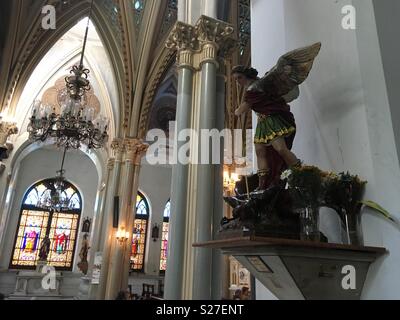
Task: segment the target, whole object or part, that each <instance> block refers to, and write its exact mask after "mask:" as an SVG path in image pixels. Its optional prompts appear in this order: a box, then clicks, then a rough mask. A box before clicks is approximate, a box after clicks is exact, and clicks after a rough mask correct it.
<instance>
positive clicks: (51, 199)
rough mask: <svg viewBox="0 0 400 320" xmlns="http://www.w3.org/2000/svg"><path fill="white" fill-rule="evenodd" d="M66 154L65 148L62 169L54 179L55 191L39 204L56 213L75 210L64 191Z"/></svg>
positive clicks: (43, 198)
mask: <svg viewBox="0 0 400 320" xmlns="http://www.w3.org/2000/svg"><path fill="white" fill-rule="evenodd" d="M66 152H67V149H66V148H65V149H64V154H63V158H62V163H61V169H60V170H59V171H57V176H56V177H55V178H54V181H55V182H54V189H53V190H51V191H50V192H49V193H47V194H45V195H44V196H43V197H42V198H41V199H40V202H39V203H38V206H39V207H40V208H42V209H45V210H49V211H54V212H61V211H66V210H72V209H73V208H74V204H73V203H72V202H71V199H70V198H69V197H68V195H67V194H66V193H65V191H64V190H65V189H66V181H65V177H64V174H65V170H64V162H65V155H66Z"/></svg>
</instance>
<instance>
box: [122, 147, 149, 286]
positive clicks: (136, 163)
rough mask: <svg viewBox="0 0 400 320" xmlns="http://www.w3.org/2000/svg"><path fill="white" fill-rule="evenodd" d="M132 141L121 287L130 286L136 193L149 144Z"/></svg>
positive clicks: (128, 150)
mask: <svg viewBox="0 0 400 320" xmlns="http://www.w3.org/2000/svg"><path fill="white" fill-rule="evenodd" d="M131 142H132V143H131V144H130V145H129V146H127V152H128V153H130V154H131V155H130V156H129V158H130V159H132V170H133V174H132V180H131V183H130V186H129V188H130V189H129V190H130V192H131V196H130V197H129V203H127V208H126V216H127V217H126V222H127V230H129V232H130V233H129V239H128V240H127V245H126V246H125V251H124V256H123V262H122V263H123V265H122V269H121V272H122V281H121V289H126V288H128V282H129V271H130V258H131V249H132V248H131V243H132V236H133V226H134V222H135V217H136V195H137V193H138V188H139V174H140V167H141V162H142V158H143V157H144V156H145V154H146V152H147V149H148V148H149V145H147V144H145V143H143V142H142V141H141V140H139V139H135V140H133V141H131Z"/></svg>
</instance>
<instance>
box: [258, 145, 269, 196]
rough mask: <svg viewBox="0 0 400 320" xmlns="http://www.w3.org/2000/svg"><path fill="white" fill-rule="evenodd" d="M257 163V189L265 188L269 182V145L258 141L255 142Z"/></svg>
mask: <svg viewBox="0 0 400 320" xmlns="http://www.w3.org/2000/svg"><path fill="white" fill-rule="evenodd" d="M255 149H256V155H257V165H258V172H257V174H258V181H259V182H258V188H257V190H265V189H266V188H267V187H268V186H267V182H268V174H269V166H268V156H267V152H268V149H267V145H265V144H260V143H256V144H255Z"/></svg>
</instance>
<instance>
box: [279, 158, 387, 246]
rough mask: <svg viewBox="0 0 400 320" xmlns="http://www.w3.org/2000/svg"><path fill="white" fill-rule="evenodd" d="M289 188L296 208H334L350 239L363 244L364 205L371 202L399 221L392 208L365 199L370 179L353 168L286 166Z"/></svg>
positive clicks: (370, 204) (383, 212) (385, 215)
mask: <svg viewBox="0 0 400 320" xmlns="http://www.w3.org/2000/svg"><path fill="white" fill-rule="evenodd" d="M281 180H283V181H286V183H287V188H288V189H289V190H290V191H292V192H291V193H292V197H293V204H294V207H295V209H301V208H313V210H312V211H313V212H315V214H316V215H318V208H319V207H330V208H332V209H334V210H335V211H336V212H337V213H338V215H339V217H340V219H341V221H342V225H343V227H344V229H345V230H346V233H347V237H348V242H349V243H351V244H361V242H362V240H361V234H360V223H361V221H360V218H361V209H362V207H363V206H367V207H369V208H371V209H374V210H375V211H377V212H378V213H380V214H382V215H383V216H384V217H385V218H387V219H389V220H391V221H392V222H395V220H394V219H393V218H392V217H391V216H390V214H389V212H388V211H387V210H385V209H383V208H382V207H381V206H380V205H378V204H377V203H375V202H373V201H363V197H364V192H365V186H366V184H367V182H366V181H363V180H362V179H360V178H359V177H358V176H357V175H351V174H350V173H349V172H342V173H339V174H336V173H334V172H327V171H322V170H320V169H319V168H318V167H315V166H301V167H299V168H292V169H289V170H286V171H284V172H283V173H282V175H281Z"/></svg>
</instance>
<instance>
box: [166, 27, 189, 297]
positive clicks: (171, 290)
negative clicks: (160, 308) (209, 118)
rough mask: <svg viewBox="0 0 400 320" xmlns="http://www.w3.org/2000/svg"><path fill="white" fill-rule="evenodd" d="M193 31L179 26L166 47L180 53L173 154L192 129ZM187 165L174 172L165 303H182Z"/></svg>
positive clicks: (178, 165) (175, 28)
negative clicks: (183, 133)
mask: <svg viewBox="0 0 400 320" xmlns="http://www.w3.org/2000/svg"><path fill="white" fill-rule="evenodd" d="M193 36H194V27H193V26H190V25H188V24H185V23H182V22H178V23H177V24H176V25H175V27H174V28H173V30H172V31H171V34H170V36H169V39H168V41H167V44H166V45H167V47H168V48H170V49H174V50H178V56H177V63H178V96H177V110H176V128H175V135H174V137H175V142H174V146H173V148H174V152H175V154H177V150H179V148H180V147H181V146H182V145H183V144H184V142H179V141H177V139H178V134H179V132H180V131H181V130H184V129H188V128H190V120H191V109H192V96H193V73H194V70H193V53H194V52H193V48H194V45H195V43H194V42H193V41H192V40H193ZM188 170H189V168H188V165H187V164H182V163H179V161H177V163H174V164H173V168H172V186H171V217H170V232H169V241H168V252H169V254H168V269H167V271H166V275H165V289H164V292H165V299H168V300H179V299H182V284H183V264H184V250H185V232H186V215H187V198H188Z"/></svg>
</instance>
